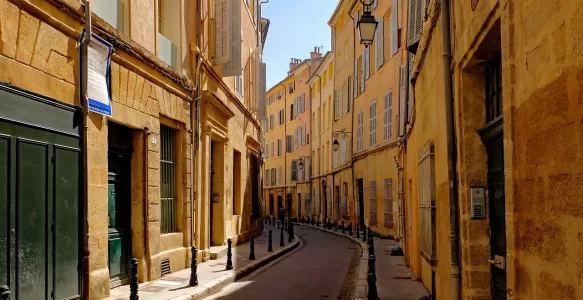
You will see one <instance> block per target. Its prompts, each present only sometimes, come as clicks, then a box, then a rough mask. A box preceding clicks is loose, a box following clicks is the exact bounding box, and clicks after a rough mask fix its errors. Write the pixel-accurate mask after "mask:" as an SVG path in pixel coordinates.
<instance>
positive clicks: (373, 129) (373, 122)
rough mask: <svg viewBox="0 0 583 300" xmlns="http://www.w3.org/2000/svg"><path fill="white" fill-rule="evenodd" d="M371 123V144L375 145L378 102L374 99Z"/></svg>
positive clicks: (371, 106)
mask: <svg viewBox="0 0 583 300" xmlns="http://www.w3.org/2000/svg"><path fill="white" fill-rule="evenodd" d="M369 113H370V118H369V120H370V124H369V137H368V139H369V146H374V145H376V143H377V102H376V100H374V101H373V102H372V104H371V105H370V108H369Z"/></svg>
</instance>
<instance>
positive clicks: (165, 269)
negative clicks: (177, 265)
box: [160, 259, 170, 276]
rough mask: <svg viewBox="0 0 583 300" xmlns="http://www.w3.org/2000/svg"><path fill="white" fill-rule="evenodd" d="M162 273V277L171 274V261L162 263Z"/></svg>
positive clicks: (167, 260)
mask: <svg viewBox="0 0 583 300" xmlns="http://www.w3.org/2000/svg"><path fill="white" fill-rule="evenodd" d="M160 272H161V273H162V276H164V275H168V274H170V260H169V259H165V260H163V261H162V262H161V263H160Z"/></svg>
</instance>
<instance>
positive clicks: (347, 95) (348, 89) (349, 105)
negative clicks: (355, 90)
mask: <svg viewBox="0 0 583 300" xmlns="http://www.w3.org/2000/svg"><path fill="white" fill-rule="evenodd" d="M351 80H352V79H351V78H350V76H348V80H346V111H347V112H348V111H350V107H351V101H350V97H352V94H351V93H350V83H351V82H352V81H351Z"/></svg>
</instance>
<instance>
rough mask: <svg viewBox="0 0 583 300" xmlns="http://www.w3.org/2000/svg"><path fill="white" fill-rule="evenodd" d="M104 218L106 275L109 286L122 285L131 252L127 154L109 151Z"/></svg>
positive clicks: (126, 277)
mask: <svg viewBox="0 0 583 300" xmlns="http://www.w3.org/2000/svg"><path fill="white" fill-rule="evenodd" d="M108 157H109V158H108V160H109V171H110V172H109V183H108V217H109V232H108V234H109V238H108V250H109V256H108V257H109V276H110V278H111V286H112V287H115V286H119V285H122V284H126V283H127V282H128V279H129V262H130V255H131V234H130V233H131V223H130V220H131V213H130V204H131V199H130V195H131V193H130V187H131V182H130V172H129V170H130V167H131V156H130V155H129V154H121V153H116V152H109V154H108Z"/></svg>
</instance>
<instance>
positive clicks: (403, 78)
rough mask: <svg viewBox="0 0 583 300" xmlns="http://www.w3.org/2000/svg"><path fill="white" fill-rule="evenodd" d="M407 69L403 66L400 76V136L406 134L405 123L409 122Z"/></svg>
mask: <svg viewBox="0 0 583 300" xmlns="http://www.w3.org/2000/svg"><path fill="white" fill-rule="evenodd" d="M406 89H407V68H406V66H405V65H401V70H400V76H399V135H400V136H403V135H404V134H405V122H406V120H407V110H406V107H405V106H406V105H405V103H406V101H407V93H406Z"/></svg>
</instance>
